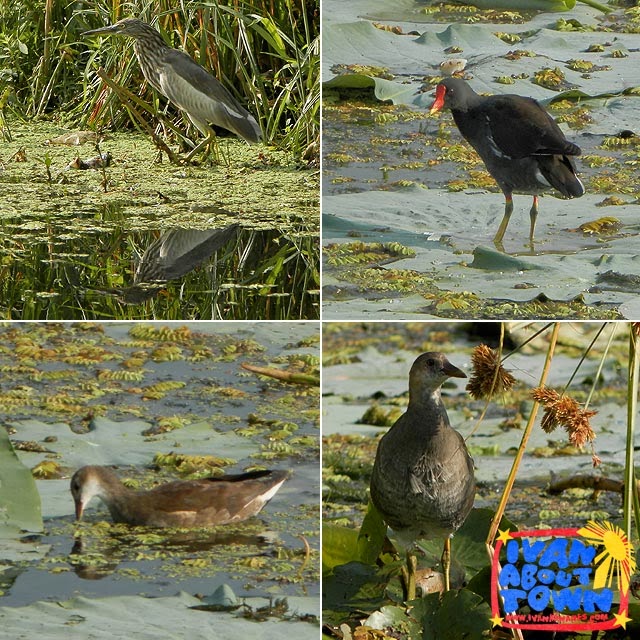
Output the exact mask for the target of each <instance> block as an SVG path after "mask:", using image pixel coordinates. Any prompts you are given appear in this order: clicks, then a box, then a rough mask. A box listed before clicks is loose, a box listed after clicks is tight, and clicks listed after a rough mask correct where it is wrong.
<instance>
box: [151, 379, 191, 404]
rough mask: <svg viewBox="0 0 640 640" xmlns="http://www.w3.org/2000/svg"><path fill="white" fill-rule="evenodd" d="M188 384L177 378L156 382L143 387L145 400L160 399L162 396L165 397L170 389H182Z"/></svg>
mask: <svg viewBox="0 0 640 640" xmlns="http://www.w3.org/2000/svg"><path fill="white" fill-rule="evenodd" d="M186 386H187V383H186V382H184V381H177V380H166V381H164V382H157V383H156V384H153V385H151V386H150V387H147V388H146V389H143V394H142V397H143V398H144V399H145V400H159V399H160V398H164V396H165V395H167V393H168V392H169V391H174V390H175V389H182V388H184V387H186Z"/></svg>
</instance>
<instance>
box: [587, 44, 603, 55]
mask: <svg viewBox="0 0 640 640" xmlns="http://www.w3.org/2000/svg"><path fill="white" fill-rule="evenodd" d="M603 51H604V45H603V44H596V43H594V44H590V45H589V46H588V47H587V53H602V52H603Z"/></svg>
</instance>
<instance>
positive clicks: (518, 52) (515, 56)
mask: <svg viewBox="0 0 640 640" xmlns="http://www.w3.org/2000/svg"><path fill="white" fill-rule="evenodd" d="M504 57H505V58H506V59H507V60H520V58H535V57H536V54H535V53H534V52H533V51H527V50H526V49H514V50H513V51H508V52H507V53H506V54H505V56H504Z"/></svg>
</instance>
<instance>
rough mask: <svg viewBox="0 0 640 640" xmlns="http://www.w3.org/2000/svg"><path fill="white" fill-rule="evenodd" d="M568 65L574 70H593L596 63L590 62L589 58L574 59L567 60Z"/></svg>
mask: <svg viewBox="0 0 640 640" xmlns="http://www.w3.org/2000/svg"><path fill="white" fill-rule="evenodd" d="M567 66H568V67H569V69H572V70H573V71H580V72H586V71H592V70H593V67H594V66H595V65H594V64H593V62H589V60H577V59H573V60H569V61H568V62H567Z"/></svg>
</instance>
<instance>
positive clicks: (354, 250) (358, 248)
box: [325, 242, 415, 265]
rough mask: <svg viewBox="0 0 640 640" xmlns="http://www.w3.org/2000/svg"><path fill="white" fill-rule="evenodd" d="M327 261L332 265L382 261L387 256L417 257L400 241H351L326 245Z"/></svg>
mask: <svg viewBox="0 0 640 640" xmlns="http://www.w3.org/2000/svg"><path fill="white" fill-rule="evenodd" d="M325 256H326V258H327V263H328V264H332V265H344V264H363V263H364V264H368V263H370V262H380V261H382V260H384V259H385V258H387V259H390V258H395V257H408V258H413V257H415V251H414V250H413V249H411V248H410V247H405V246H404V245H402V244H400V243H399V242H388V243H381V242H372V243H366V242H351V243H347V244H331V245H327V247H325Z"/></svg>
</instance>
